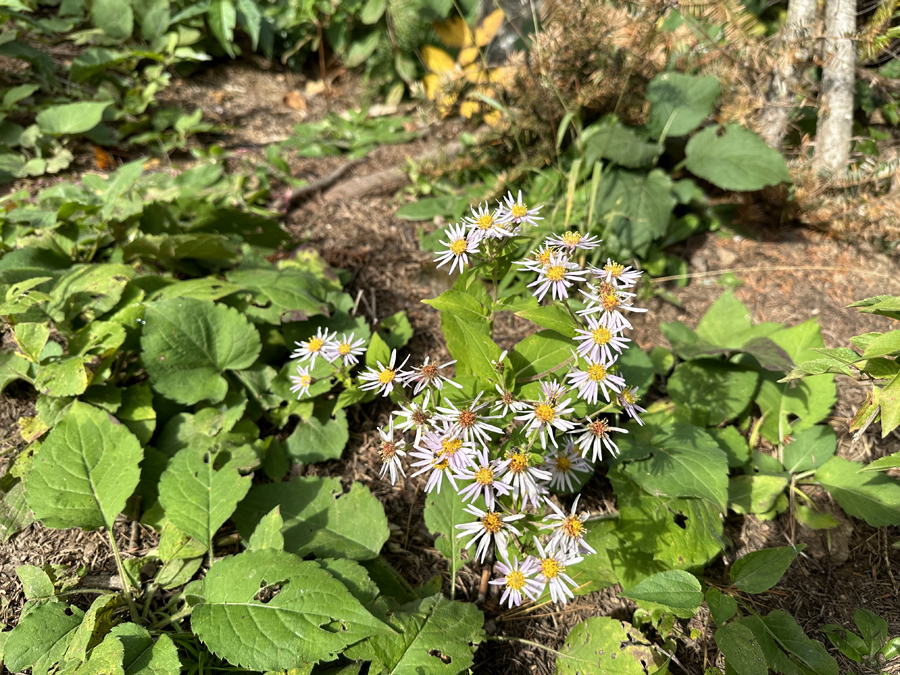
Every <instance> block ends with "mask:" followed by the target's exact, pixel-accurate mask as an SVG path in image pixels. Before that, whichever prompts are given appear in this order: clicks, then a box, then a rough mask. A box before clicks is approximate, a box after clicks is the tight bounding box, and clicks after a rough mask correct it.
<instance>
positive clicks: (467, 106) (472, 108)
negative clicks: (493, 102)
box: [459, 101, 481, 119]
mask: <svg viewBox="0 0 900 675" xmlns="http://www.w3.org/2000/svg"><path fill="white" fill-rule="evenodd" d="M479 110H481V104H480V103H479V102H478V101H463V103H462V104H461V105H460V106H459V114H460V115H462V116H463V117H465V118H466V119H470V118H471V117H472V115H474V114H475V113H477V112H478V111H479Z"/></svg>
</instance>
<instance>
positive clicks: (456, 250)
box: [450, 239, 469, 255]
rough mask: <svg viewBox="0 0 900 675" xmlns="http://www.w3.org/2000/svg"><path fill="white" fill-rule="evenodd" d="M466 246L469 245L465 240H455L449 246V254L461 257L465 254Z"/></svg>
mask: <svg viewBox="0 0 900 675" xmlns="http://www.w3.org/2000/svg"><path fill="white" fill-rule="evenodd" d="M468 246H469V243H468V242H467V241H466V240H465V239H457V240H456V241H454V242H453V243H452V244H450V252H451V253H453V255H462V254H463V253H465V251H466V248H468Z"/></svg>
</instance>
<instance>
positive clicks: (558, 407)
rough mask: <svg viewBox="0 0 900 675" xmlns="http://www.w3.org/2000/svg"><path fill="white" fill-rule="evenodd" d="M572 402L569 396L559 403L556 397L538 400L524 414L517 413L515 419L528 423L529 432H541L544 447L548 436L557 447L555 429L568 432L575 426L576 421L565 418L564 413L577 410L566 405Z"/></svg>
mask: <svg viewBox="0 0 900 675" xmlns="http://www.w3.org/2000/svg"><path fill="white" fill-rule="evenodd" d="M571 402H572V399H568V398H567V399H566V400H565V401H563V402H562V403H559V402H558V401H557V399H556V398H555V397H554V398H544V399H542V400H540V401H538V402H537V403H536V404H535V406H534V408H532V409H531V410H529V411H528V412H526V413H525V414H524V415H516V418H515V419H517V420H519V421H522V422H527V423H528V427H527V430H526V431H527V433H529V434H530V433H531V432H533V431H537V432H539V433H540V436H541V447H542V448H546V447H547V438H548V437H549V438H550V442H551V443H552V444H553V446H554V447H556V432H555V431H553V430H554V429H557V430H559V431H562V432H566V431H569V429H571V428H572V427H574V426H575V424H574V423H572V422H570V421H569V420H567V419H565V418H563V415H568V414H569V413H571V412H572V411H573V410H575V408H567V407H566V406H567V405H569V403H571Z"/></svg>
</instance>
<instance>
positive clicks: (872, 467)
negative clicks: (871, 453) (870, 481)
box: [860, 452, 900, 471]
mask: <svg viewBox="0 0 900 675" xmlns="http://www.w3.org/2000/svg"><path fill="white" fill-rule="evenodd" d="M888 469H900V452H895V453H894V454H892V455H887V456H885V457H880V458H879V459H876V460H875V461H874V462H871V463H869V464H866V465H865V466H864V467H863V468H861V469H860V471H886V470H888Z"/></svg>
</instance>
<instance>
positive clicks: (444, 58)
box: [422, 45, 456, 75]
mask: <svg viewBox="0 0 900 675" xmlns="http://www.w3.org/2000/svg"><path fill="white" fill-rule="evenodd" d="M422 61H423V62H424V63H425V67H426V68H428V70H430V71H431V72H432V73H437V74H438V75H441V74H443V73H448V72H450V71H451V70H453V69H454V68H455V67H456V61H454V60H453V57H452V56H450V55H449V54H448V53H447V52H445V51H444V50H443V49H438V48H437V47H432V46H431V45H425V46H424V47H422Z"/></svg>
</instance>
